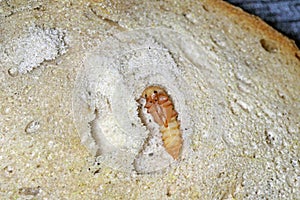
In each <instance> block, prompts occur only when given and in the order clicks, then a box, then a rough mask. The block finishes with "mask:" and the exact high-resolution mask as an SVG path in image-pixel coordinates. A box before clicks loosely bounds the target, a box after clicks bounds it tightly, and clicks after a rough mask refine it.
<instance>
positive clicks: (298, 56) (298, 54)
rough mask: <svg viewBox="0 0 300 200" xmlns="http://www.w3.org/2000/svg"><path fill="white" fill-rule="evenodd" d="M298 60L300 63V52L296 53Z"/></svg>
mask: <svg viewBox="0 0 300 200" xmlns="http://www.w3.org/2000/svg"><path fill="white" fill-rule="evenodd" d="M295 56H296V58H297V59H298V60H299V61H300V51H298V52H296V53H295Z"/></svg>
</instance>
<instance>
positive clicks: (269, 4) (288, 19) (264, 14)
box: [227, 0, 300, 47]
mask: <svg viewBox="0 0 300 200" xmlns="http://www.w3.org/2000/svg"><path fill="white" fill-rule="evenodd" d="M227 2H229V3H231V4H233V5H235V6H238V7H241V8H242V9H244V10H245V11H247V12H248V13H251V14H254V15H257V16H259V17H260V18H262V19H263V20H264V21H265V22H267V23H268V24H269V25H271V26H272V27H274V28H275V29H277V30H278V31H280V32H281V33H283V34H284V35H286V36H288V37H289V38H291V39H293V40H295V42H296V44H297V46H298V47H300V34H299V33H300V0H227Z"/></svg>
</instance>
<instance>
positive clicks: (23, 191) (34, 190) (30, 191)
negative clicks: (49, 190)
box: [19, 186, 41, 196]
mask: <svg viewBox="0 0 300 200" xmlns="http://www.w3.org/2000/svg"><path fill="white" fill-rule="evenodd" d="M40 188H41V187H40V186H37V187H23V188H20V189H19V194H20V195H26V196H29V195H31V196H36V195H38V194H39V193H40Z"/></svg>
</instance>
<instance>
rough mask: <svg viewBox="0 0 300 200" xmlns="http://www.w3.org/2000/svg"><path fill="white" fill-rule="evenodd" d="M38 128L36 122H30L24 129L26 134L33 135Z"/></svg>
mask: <svg viewBox="0 0 300 200" xmlns="http://www.w3.org/2000/svg"><path fill="white" fill-rule="evenodd" d="M39 128H40V123H39V122H38V121H35V120H33V121H31V122H29V123H28V125H27V126H26V128H25V132H26V133H35V132H36V131H38V129H39Z"/></svg>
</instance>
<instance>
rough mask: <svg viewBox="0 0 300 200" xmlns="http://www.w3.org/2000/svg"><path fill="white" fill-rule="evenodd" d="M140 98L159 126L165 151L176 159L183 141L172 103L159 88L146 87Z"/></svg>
mask: <svg viewBox="0 0 300 200" xmlns="http://www.w3.org/2000/svg"><path fill="white" fill-rule="evenodd" d="M142 98H145V99H146V104H145V108H146V109H147V112H148V113H150V114H151V115H152V117H153V119H154V121H155V122H156V123H157V124H158V125H159V126H160V132H161V133H162V140H163V143H164V147H165V149H166V151H167V152H168V153H169V154H170V155H171V156H172V157H173V158H174V159H178V157H179V154H180V151H181V147H182V143H183V139H182V133H181V131H180V123H179V121H178V120H177V116H178V113H177V112H176V111H175V110H174V106H173V102H172V101H171V99H170V98H169V96H168V94H167V93H166V91H165V90H164V89H163V88H161V87H159V86H149V87H147V88H146V89H145V90H144V91H143V93H142Z"/></svg>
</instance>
